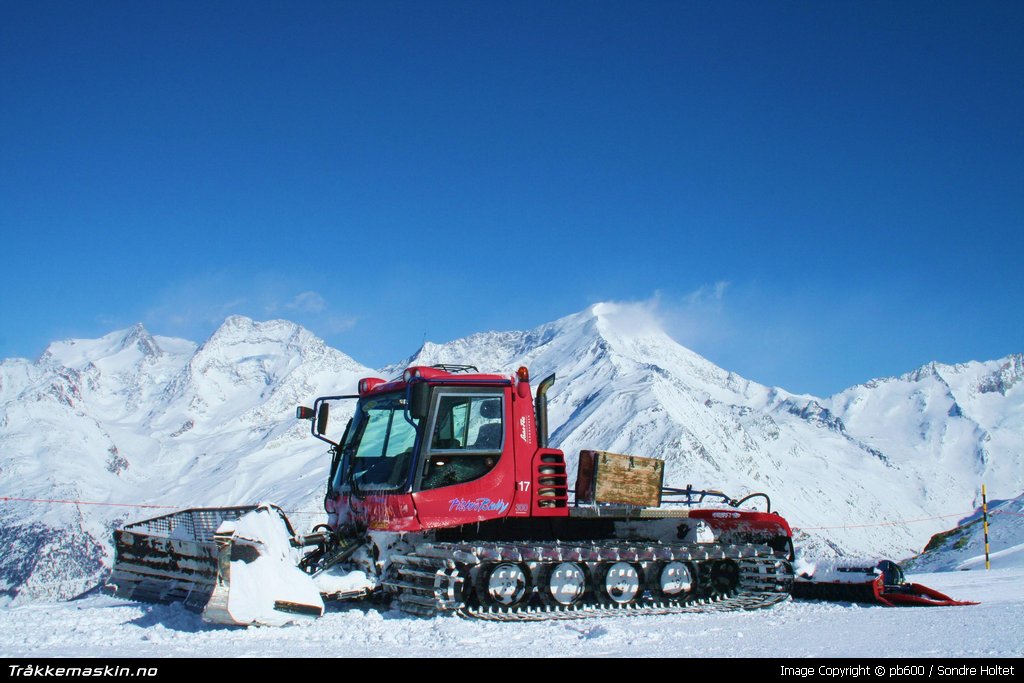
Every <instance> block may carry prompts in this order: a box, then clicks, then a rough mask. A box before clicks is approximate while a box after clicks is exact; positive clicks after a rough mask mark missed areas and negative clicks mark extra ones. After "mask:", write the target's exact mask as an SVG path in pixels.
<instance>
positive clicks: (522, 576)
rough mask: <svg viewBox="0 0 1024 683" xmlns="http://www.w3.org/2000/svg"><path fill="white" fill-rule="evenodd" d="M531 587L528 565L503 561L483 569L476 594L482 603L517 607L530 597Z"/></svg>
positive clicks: (491, 605)
mask: <svg viewBox="0 0 1024 683" xmlns="http://www.w3.org/2000/svg"><path fill="white" fill-rule="evenodd" d="M530 588H531V585H530V575H529V572H528V571H527V569H526V567H524V566H522V565H520V564H516V563H514V562H501V563H499V564H495V565H492V566H491V567H488V568H486V569H485V570H484V571H483V573H482V574H481V575H480V579H479V581H478V583H477V586H476V595H477V598H479V600H480V604H482V605H486V606H489V607H516V606H517V605H520V604H522V603H523V602H525V601H526V600H527V599H528V598H529V596H530Z"/></svg>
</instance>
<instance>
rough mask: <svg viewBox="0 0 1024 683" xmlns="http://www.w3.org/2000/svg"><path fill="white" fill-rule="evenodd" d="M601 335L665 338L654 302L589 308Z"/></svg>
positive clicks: (603, 304) (612, 302)
mask: <svg viewBox="0 0 1024 683" xmlns="http://www.w3.org/2000/svg"><path fill="white" fill-rule="evenodd" d="M590 312H591V313H592V314H593V316H594V318H595V319H596V320H597V326H598V329H599V330H600V331H601V334H602V335H604V336H606V337H608V338H617V339H636V338H640V337H655V338H662V337H666V336H667V335H666V334H665V331H664V329H663V327H662V323H661V320H660V319H659V317H658V314H657V303H656V302H653V301H651V302H629V303H620V302H614V301H609V302H603V303H598V304H594V305H593V306H591V307H590Z"/></svg>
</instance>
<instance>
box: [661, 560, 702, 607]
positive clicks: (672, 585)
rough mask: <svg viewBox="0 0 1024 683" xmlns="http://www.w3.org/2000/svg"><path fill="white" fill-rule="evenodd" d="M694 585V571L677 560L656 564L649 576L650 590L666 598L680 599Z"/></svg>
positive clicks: (691, 589)
mask: <svg viewBox="0 0 1024 683" xmlns="http://www.w3.org/2000/svg"><path fill="white" fill-rule="evenodd" d="M696 585H697V582H696V574H695V573H694V571H693V570H692V569H691V568H690V567H689V565H687V564H686V563H684V562H679V561H678V560H676V561H672V562H666V563H665V564H662V565H658V566H657V567H656V568H655V573H654V575H653V576H652V577H651V592H652V593H654V594H655V595H658V596H660V597H662V598H664V599H666V600H682V599H683V598H685V597H686V596H687V595H689V594H690V593H691V592H692V591H693V589H694V587H695V586H696Z"/></svg>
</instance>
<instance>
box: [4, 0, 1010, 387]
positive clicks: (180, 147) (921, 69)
mask: <svg viewBox="0 0 1024 683" xmlns="http://www.w3.org/2000/svg"><path fill="white" fill-rule="evenodd" d="M1022 34H1024V4H1022V3H1019V2H972V3H941V2H940V3H934V2H900V3H890V2H827V3H821V2H785V3H783V2H773V3H733V2H724V3H705V2H665V3H661V2H645V3H611V2H597V1H590V2H557V3H549V2H523V3H507V4H506V3H496V2H469V1H467V2H453V3H448V2H374V3H346V2H326V3H311V2H307V3H286V2H270V3H267V2H227V1H224V2H216V3H205V2H204V3H200V2H194V3H193V2H169V3H138V2H100V3H72V2H67V3H63V2H8V3H4V4H3V6H2V7H0V82H2V84H3V85H2V87H0V232H2V235H3V248H2V250H0V291H2V292H3V294H2V296H0V321H2V322H0V357H11V356H25V357H34V356H36V355H37V354H38V353H39V352H41V351H42V349H43V348H44V347H45V345H46V344H47V343H48V342H49V341H51V340H54V339H60V338H66V337H91V336H99V335H101V334H104V333H106V332H109V331H111V330H114V329H118V328H121V327H127V326H128V325H131V324H133V323H134V322H137V321H142V322H143V323H144V324H145V325H146V326H147V327H148V328H149V329H150V330H151V331H152V332H154V333H156V334H165V335H173V336H183V337H187V338H190V339H193V340H202V339H203V338H205V336H207V335H208V334H209V333H210V332H212V330H213V329H215V327H216V326H217V324H219V322H220V321H221V320H223V318H224V316H225V315H227V314H230V313H241V314H245V315H250V316H253V317H256V318H259V319H267V318H274V317H284V318H289V319H292V320H295V321H297V322H300V323H302V324H304V325H306V326H307V327H309V328H310V329H311V330H313V331H314V332H316V333H317V334H319V335H320V336H322V337H324V338H325V339H326V340H327V341H328V342H329V343H331V344H332V345H334V346H336V347H338V348H340V349H342V350H343V351H345V352H346V353H349V354H350V355H352V356H354V357H355V358H356V359H357V360H359V361H361V362H363V363H366V364H368V365H371V366H380V365H384V364H386V363H389V362H393V361H395V360H398V359H400V358H402V357H404V356H405V355H407V354H409V353H411V352H412V351H414V350H415V349H416V347H418V346H419V344H420V343H421V341H422V340H423V338H424V335H425V336H426V338H428V339H430V340H432V341H437V342H444V341H448V340H450V339H453V338H456V337H459V336H463V335H465V334H469V333H472V332H476V331H485V330H490V329H499V330H506V329H526V328H529V327H533V326H535V325H537V324H540V323H543V322H547V321H550V320H553V319H556V318H558V317H561V316H564V315H567V314H570V313H574V312H576V311H579V310H582V309H584V308H585V307H587V306H588V305H589V304H592V303H595V302H598V301H603V300H615V301H639V302H645V303H646V304H647V305H649V306H653V307H654V308H655V309H656V310H657V312H658V314H659V316H660V317H661V318H662V319H663V320H664V322H665V325H666V327H667V328H668V330H669V331H670V332H671V333H672V334H673V335H674V336H675V337H676V338H677V339H678V340H679V341H680V342H682V343H684V344H687V345H688V346H690V347H691V348H694V349H695V350H696V351H698V352H700V353H702V354H703V355H705V356H707V357H708V358H709V359H711V360H713V361H715V362H717V363H719V364H720V365H722V366H724V367H726V368H728V369H730V370H734V371H736V372H739V373H740V374H742V375H744V376H746V377H748V378H750V379H753V380H756V381H759V382H763V383H767V384H775V385H780V386H783V387H785V388H787V389H790V390H792V391H807V392H813V393H818V394H828V393H831V392H834V391H837V390H839V389H841V388H843V387H845V386H848V385H851V384H855V383H857V382H861V381H865V380H867V379H869V378H873V377H878V376H884V375H890V374H896V373H901V372H905V371H908V370H911V369H913V368H915V367H917V366H919V365H921V364H924V363H926V362H928V361H930V360H939V361H942V362H961V361H967V360H972V359H977V360H983V359H991V358H997V357H1001V356H1004V355H1006V354H1009V353H1016V352H1021V351H1024V338H1022V331H1024V313H1022V306H1021V301H1022V295H1024V277H1022V276H1021V274H1020V262H1021V256H1022V247H1024V237H1022V233H1024V124H1022V122H1024V41H1022V40H1021V39H1020V36H1021V35H1022ZM467 360H471V359H467Z"/></svg>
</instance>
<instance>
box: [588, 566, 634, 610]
mask: <svg viewBox="0 0 1024 683" xmlns="http://www.w3.org/2000/svg"><path fill="white" fill-rule="evenodd" d="M643 584H644V582H643V575H642V574H641V571H640V567H638V566H636V565H634V564H630V563H629V562H615V563H614V564H610V565H608V566H607V567H602V568H601V570H600V571H599V572H598V580H597V595H598V598H599V599H600V600H601V602H604V603H607V604H612V605H628V604H629V603H631V602H634V601H635V600H637V599H638V598H640V597H641V596H642V595H643Z"/></svg>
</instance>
